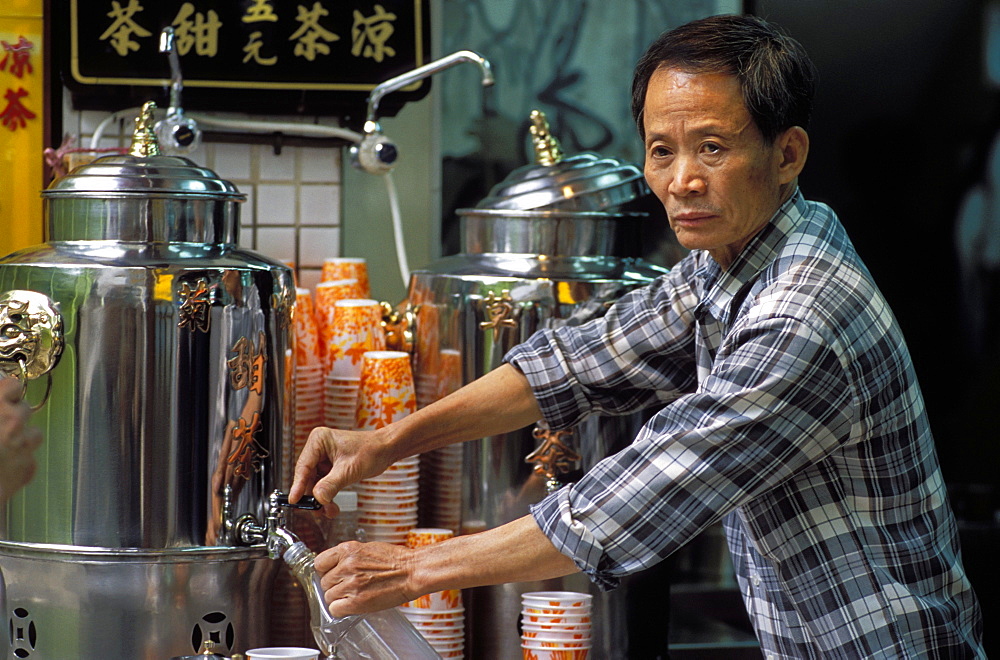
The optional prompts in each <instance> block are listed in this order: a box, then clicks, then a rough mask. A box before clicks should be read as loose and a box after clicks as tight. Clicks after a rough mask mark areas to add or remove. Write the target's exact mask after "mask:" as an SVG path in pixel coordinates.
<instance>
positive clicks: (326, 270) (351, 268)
mask: <svg viewBox="0 0 1000 660" xmlns="http://www.w3.org/2000/svg"><path fill="white" fill-rule="evenodd" d="M319 280H320V282H331V281H333V280H357V281H358V285H359V286H360V287H361V292H362V294H361V295H360V296H358V297H359V298H367V297H368V296H370V295H371V292H370V287H369V285H368V264H367V263H366V262H365V260H364V259H363V258H361V257H330V258H329V259H326V260H324V261H323V270H322V271H321V272H320V276H319Z"/></svg>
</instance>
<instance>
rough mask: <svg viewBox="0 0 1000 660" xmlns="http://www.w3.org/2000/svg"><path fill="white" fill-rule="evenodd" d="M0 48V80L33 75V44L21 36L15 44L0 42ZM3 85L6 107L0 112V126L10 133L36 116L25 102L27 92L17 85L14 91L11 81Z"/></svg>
mask: <svg viewBox="0 0 1000 660" xmlns="http://www.w3.org/2000/svg"><path fill="white" fill-rule="evenodd" d="M0 47H2V51H0V55H2V57H0V79H6V78H8V77H9V76H12V77H14V78H18V79H21V78H24V76H25V75H32V74H33V72H34V68H33V67H32V66H31V51H32V49H33V48H34V44H33V43H31V42H30V41H28V40H27V39H25V38H24V37H23V36H21V37H19V38H18V40H17V43H16V44H10V43H8V42H6V41H2V40H0ZM4 84H6V85H7V89H6V91H5V92H4V95H3V98H4V101H5V103H6V105H4V107H3V110H0V124H2V125H3V126H5V127H6V128H8V129H10V130H12V131H16V130H17V129H19V128H25V127H26V126H27V125H28V122H29V121H31V120H32V119H35V118H36V116H37V115H35V113H34V112H32V111H31V110H30V109H29V108H28V105H27V104H26V102H25V99H26V98H27V97H28V96H29V94H28V91H27V90H26V89H24V87H23V86H22V85H19V84H18V85H17V89H14V87H13V85H15V84H17V83H15V82H14V81H13V80H11V81H9V82H8V81H7V80H4Z"/></svg>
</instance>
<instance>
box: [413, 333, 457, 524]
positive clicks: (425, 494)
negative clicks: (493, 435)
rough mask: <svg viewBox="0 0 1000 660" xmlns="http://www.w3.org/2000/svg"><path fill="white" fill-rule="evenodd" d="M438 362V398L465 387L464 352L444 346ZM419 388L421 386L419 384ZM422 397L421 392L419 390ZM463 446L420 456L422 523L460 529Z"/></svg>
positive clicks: (441, 449)
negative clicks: (463, 385)
mask: <svg viewBox="0 0 1000 660" xmlns="http://www.w3.org/2000/svg"><path fill="white" fill-rule="evenodd" d="M437 355H438V357H437V359H436V360H435V361H434V362H435V365H436V369H437V371H436V372H435V374H434V376H435V378H434V379H435V381H436V382H435V388H434V399H435V400H437V399H440V398H444V397H446V396H448V395H449V394H451V393H452V392H454V391H455V390H457V389H459V388H460V387H461V386H462V363H461V354H460V353H459V352H458V351H456V350H454V349H447V348H446V349H442V350H441V351H439V352H438V354H437ZM417 387H418V389H419V387H420V386H419V385H418V386H417ZM418 400H419V393H418ZM463 451H464V449H463V447H462V445H460V444H457V445H448V446H446V447H441V448H440V449H434V450H431V451H429V452H426V453H424V454H421V455H420V522H421V524H423V525H431V526H434V527H445V528H448V529H459V527H460V525H461V518H462V478H461V475H462V474H463V472H462V460H463Z"/></svg>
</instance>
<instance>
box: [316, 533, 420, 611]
mask: <svg viewBox="0 0 1000 660" xmlns="http://www.w3.org/2000/svg"><path fill="white" fill-rule="evenodd" d="M412 567H413V550H410V549H408V548H404V547H403V546H399V545H392V544H390V543H377V542H371V543H358V542H357V541H349V542H347V543H341V544H340V545H338V546H335V547H333V548H330V549H329V550H325V551H323V552H321V553H320V554H319V555H317V556H316V571H317V572H318V573H319V574H320V575H321V576H322V578H321V580H320V584H321V585H322V587H323V591H324V595H325V598H326V602H327V605H328V606H329V609H330V613H331V614H332V615H333V616H337V617H342V616H347V615H348V614H365V613H368V612H378V611H380V610H384V609H388V608H390V607H395V606H397V605H402V604H403V603H405V602H407V601H410V600H413V599H414V598H416V597H418V596H420V595H422V594H418V593H413V587H412V575H411V572H412Z"/></svg>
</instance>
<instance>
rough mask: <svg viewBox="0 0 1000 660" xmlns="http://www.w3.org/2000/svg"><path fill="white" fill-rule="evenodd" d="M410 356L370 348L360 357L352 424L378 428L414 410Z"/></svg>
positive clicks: (415, 407) (358, 426)
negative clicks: (358, 380) (355, 406)
mask: <svg viewBox="0 0 1000 660" xmlns="http://www.w3.org/2000/svg"><path fill="white" fill-rule="evenodd" d="M416 410H417V395H416V392H415V391H414V389H413V373H412V371H411V370H410V355H409V353H404V352H402V351H369V352H367V353H365V354H364V356H363V357H362V360H361V382H360V385H359V387H358V407H357V410H356V413H355V419H354V422H355V427H356V428H359V429H378V428H382V427H383V426H388V425H389V424H392V423H393V422H396V421H399V420H401V419H403V418H404V417H406V416H407V415H409V414H411V413H413V412H416Z"/></svg>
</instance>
